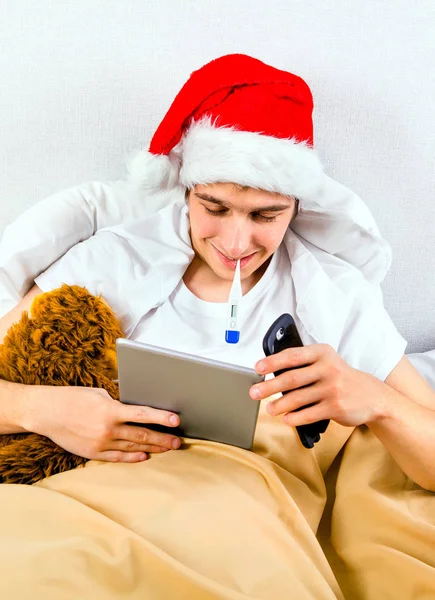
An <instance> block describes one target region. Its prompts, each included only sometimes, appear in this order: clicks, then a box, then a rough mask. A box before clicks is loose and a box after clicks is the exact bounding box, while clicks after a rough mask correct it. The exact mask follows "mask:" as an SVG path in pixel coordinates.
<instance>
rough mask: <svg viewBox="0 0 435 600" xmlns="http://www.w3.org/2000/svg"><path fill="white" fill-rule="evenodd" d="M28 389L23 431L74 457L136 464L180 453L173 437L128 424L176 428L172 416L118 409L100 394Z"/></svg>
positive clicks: (175, 418)
mask: <svg viewBox="0 0 435 600" xmlns="http://www.w3.org/2000/svg"><path fill="white" fill-rule="evenodd" d="M26 389H27V399H26V411H25V414H26V421H25V423H23V425H24V427H25V428H26V430H27V431H33V432H35V433H39V434H40V435H44V436H46V437H48V438H50V439H51V440H53V442H55V443H56V444H58V445H59V446H61V447H62V448H64V449H65V450H68V452H72V453H73V454H77V455H78V456H83V457H85V458H90V459H95V460H106V461H110V462H137V461H140V460H145V459H146V458H147V453H151V452H166V451H167V450H170V449H173V450H175V449H177V448H179V447H180V443H181V442H180V440H179V439H178V438H177V437H176V436H174V435H170V434H168V433H160V432H157V431H153V430H151V429H147V428H145V427H137V426H135V425H128V424H127V423H129V422H133V423H138V424H141V425H144V424H147V423H150V424H151V423H154V424H160V425H166V426H167V427H176V426H177V425H179V423H180V419H179V417H178V415H176V414H174V413H170V412H168V411H165V410H157V409H155V408H150V407H147V406H132V405H128V404H122V403H121V402H118V401H117V400H114V399H113V398H111V396H110V395H109V394H108V393H107V392H106V390H104V389H100V388H88V387H69V386H45V385H41V386H26Z"/></svg>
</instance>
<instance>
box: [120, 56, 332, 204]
mask: <svg viewBox="0 0 435 600" xmlns="http://www.w3.org/2000/svg"><path fill="white" fill-rule="evenodd" d="M312 113H313V97H312V94H311V91H310V88H309V87H308V85H307V84H306V83H305V81H304V80H303V79H301V78H300V77H298V76H297V75H293V74H291V73H288V72H286V71H281V70H279V69H276V68H274V67H271V66H269V65H266V64H265V63H263V62H261V61H260V60H257V59H256V58H252V57H250V56H246V55H243V54H230V55H227V56H222V57H220V58H217V59H215V60H213V61H211V62H210V63H208V64H206V65H205V66H203V67H202V68H201V69H199V70H197V71H194V72H193V73H192V75H191V76H190V78H189V80H188V81H187V83H186V84H185V85H184V86H183V87H182V89H181V91H180V92H179V93H178V95H177V96H176V98H175V100H174V102H173V103H172V105H171V107H170V108H169V110H168V112H167V113H166V115H165V117H164V118H163V120H162V122H161V123H160V125H159V127H158V128H157V131H156V132H155V134H154V136H153V138H152V140H151V144H150V147H149V151H148V152H141V153H139V154H138V155H137V156H136V157H135V159H134V160H133V161H132V162H131V164H130V166H129V170H130V174H131V176H132V177H133V178H134V179H136V180H138V181H139V182H140V184H141V187H143V189H146V190H147V191H149V192H161V191H169V190H170V189H172V188H173V187H175V186H177V185H182V186H184V187H187V188H191V187H193V186H194V185H195V184H198V183H200V184H208V183H216V182H232V183H238V184H240V185H246V186H249V187H253V188H259V189H264V190H267V191H271V192H279V193H281V194H288V195H296V196H298V195H299V196H300V195H301V192H303V190H305V188H306V187H307V184H308V183H310V184H311V185H312V184H313V183H314V182H315V181H316V180H317V179H318V176H319V174H320V173H321V172H322V166H321V163H320V161H319V159H318V157H317V155H316V154H315V151H314V150H313V122H312ZM301 187H302V189H301Z"/></svg>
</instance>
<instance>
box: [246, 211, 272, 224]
mask: <svg viewBox="0 0 435 600" xmlns="http://www.w3.org/2000/svg"><path fill="white" fill-rule="evenodd" d="M252 216H253V217H254V219H257V221H263V222H265V223H270V222H271V221H275V220H276V216H273V217H265V216H264V215H259V214H258V213H253V214H252Z"/></svg>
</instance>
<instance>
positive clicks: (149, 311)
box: [35, 203, 406, 380]
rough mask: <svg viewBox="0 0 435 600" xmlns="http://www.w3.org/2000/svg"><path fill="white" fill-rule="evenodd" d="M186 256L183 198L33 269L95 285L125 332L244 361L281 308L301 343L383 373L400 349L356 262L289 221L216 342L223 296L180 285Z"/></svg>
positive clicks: (40, 280)
mask: <svg viewBox="0 0 435 600" xmlns="http://www.w3.org/2000/svg"><path fill="white" fill-rule="evenodd" d="M192 257H193V251H192V248H191V244H190V237H189V233H188V216H187V209H186V206H185V205H182V204H181V203H180V204H179V205H177V204H174V205H173V206H172V207H167V208H165V209H163V210H162V211H159V213H156V214H154V215H152V216H150V217H147V218H145V219H143V220H140V221H137V222H136V223H133V224H129V225H125V226H118V227H114V228H106V229H104V230H100V231H98V232H97V233H96V234H95V235H94V236H92V237H91V238H89V239H88V240H86V241H84V242H82V243H80V244H77V245H76V246H74V247H73V248H71V250H69V252H67V253H66V254H65V255H64V256H63V257H62V258H60V259H59V260H58V261H57V262H55V263H54V264H53V265H52V266H51V267H50V268H49V269H48V270H47V271H45V273H43V274H42V275H40V276H39V277H37V278H36V279H35V282H36V284H37V285H38V286H39V287H40V288H41V289H42V291H49V290H52V289H55V288H57V287H60V286H61V285H62V283H67V284H69V285H74V284H76V285H80V286H84V287H86V288H87V289H88V290H89V292H90V293H92V294H95V295H98V294H101V295H102V296H103V298H105V300H106V301H107V302H108V304H109V305H110V306H111V307H112V309H113V311H114V312H115V314H116V316H117V317H118V318H119V320H120V323H121V326H122V327H123V330H124V332H125V334H126V336H127V337H129V338H131V339H134V340H137V341H143V342H146V343H149V344H153V345H158V346H161V347H166V348H173V349H176V350H181V351H184V352H187V353H189V354H196V355H198V356H204V357H208V358H214V359H217V360H223V361H225V362H229V363H232V364H239V365H244V366H248V367H251V368H253V367H254V365H255V362H256V361H257V360H259V359H260V358H261V357H263V356H264V354H263V350H262V340H263V337H264V334H265V333H266V331H267V329H268V328H269V327H270V325H271V324H272V322H273V321H274V320H275V319H276V318H277V317H278V316H280V315H281V314H282V313H284V312H288V313H290V314H291V315H292V316H293V318H294V319H295V323H296V326H297V328H298V330H299V334H300V336H301V339H302V341H303V343H304V344H313V343H326V344H330V345H331V346H332V347H333V348H334V349H335V350H336V351H337V352H338V353H339V354H340V356H342V357H343V358H344V360H346V361H347V362H348V364H349V365H350V366H352V367H354V368H357V369H360V370H361V371H365V372H367V373H370V374H372V375H374V376H375V377H378V378H379V379H380V380H384V379H385V378H386V377H387V376H388V375H389V373H390V372H391V371H392V369H393V368H394V367H395V366H396V365H397V363H398V362H399V360H400V358H401V357H402V356H403V353H404V350H405V348H406V341H405V340H404V339H403V338H402V337H401V336H400V334H399V333H398V332H397V329H396V328H395V326H394V324H393V323H392V321H391V319H390V317H389V316H388V314H387V312H386V311H385V308H384V306H383V303H382V298H381V295H380V294H379V290H377V289H375V288H374V287H373V286H372V285H371V284H369V283H368V282H367V281H366V280H365V279H364V277H363V276H362V275H361V273H360V272H359V271H357V269H356V268H355V267H351V266H350V265H349V264H348V263H345V262H344V261H342V260H341V259H339V258H337V257H334V256H332V255H330V254H328V253H325V252H324V251H321V250H320V249H318V248H316V247H314V246H312V245H310V244H308V243H306V242H304V243H302V241H301V240H300V239H299V238H298V237H297V236H296V235H295V234H294V233H293V232H292V231H291V230H289V231H288V232H287V233H286V236H285V238H284V241H283V243H282V244H281V246H280V247H279V249H278V250H277V251H276V253H275V255H274V256H273V258H272V260H271V262H270V264H269V266H268V268H267V270H266V272H265V273H264V275H263V277H262V278H261V279H260V281H259V282H258V283H257V284H256V285H255V286H254V287H253V288H252V290H250V292H249V293H247V294H246V295H245V296H244V297H243V298H242V303H241V306H240V323H241V327H240V331H241V333H240V336H241V337H240V342H239V343H238V344H234V345H231V344H227V343H226V342H225V338H224V335H225V325H226V310H227V305H226V303H213V302H205V301H203V300H200V299H199V298H197V297H196V296H194V295H193V294H192V293H191V292H190V291H189V290H188V289H187V288H186V286H185V285H184V283H183V281H182V276H183V274H184V272H185V271H186V268H187V266H188V265H189V263H190V261H191V260H192Z"/></svg>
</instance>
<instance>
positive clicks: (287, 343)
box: [263, 313, 329, 448]
mask: <svg viewBox="0 0 435 600" xmlns="http://www.w3.org/2000/svg"><path fill="white" fill-rule="evenodd" d="M300 346H303V343H302V340H301V338H300V336H299V333H298V330H297V328H296V324H295V322H294V320H293V317H292V316H290V315H289V314H288V313H284V314H283V315H281V316H280V317H278V319H276V321H275V322H274V323H272V325H271V326H270V327H269V329H268V331H267V333H266V335H265V336H264V338H263V351H264V354H265V355H266V356H270V355H271V354H276V353H277V352H281V351H282V350H286V349H287V348H298V347H300ZM299 368H300V367H299ZM286 371H291V369H281V370H279V371H276V372H275V373H274V375H275V377H277V376H278V375H281V373H285V372H286ZM304 387H305V386H304ZM299 389H301V388H299ZM283 393H284V394H286V393H287V392H283ZM308 406H312V405H311V404H307V405H306V406H301V407H300V408H298V409H297V410H302V409H304V408H307V407H308ZM328 425H329V419H325V420H323V421H317V422H316V423H308V424H307V425H298V426H297V427H296V430H297V432H298V435H299V439H300V440H301V442H302V444H303V445H304V446H305V448H313V447H314V444H315V443H316V442H318V441H320V434H321V433H325V431H326V428H327V427H328Z"/></svg>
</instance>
